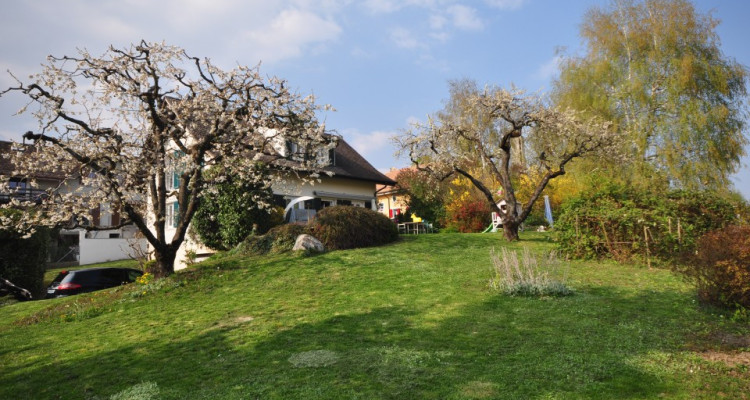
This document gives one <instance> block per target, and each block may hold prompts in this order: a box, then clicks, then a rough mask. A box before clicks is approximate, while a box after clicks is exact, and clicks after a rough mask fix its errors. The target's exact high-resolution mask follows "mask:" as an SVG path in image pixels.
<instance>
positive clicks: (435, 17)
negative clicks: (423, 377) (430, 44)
mask: <svg viewBox="0 0 750 400" xmlns="http://www.w3.org/2000/svg"><path fill="white" fill-rule="evenodd" d="M447 22H448V19H447V18H445V17H444V16H442V15H440V14H432V15H430V28H432V29H435V30H440V29H443V28H444V27H445V24H446V23H447Z"/></svg>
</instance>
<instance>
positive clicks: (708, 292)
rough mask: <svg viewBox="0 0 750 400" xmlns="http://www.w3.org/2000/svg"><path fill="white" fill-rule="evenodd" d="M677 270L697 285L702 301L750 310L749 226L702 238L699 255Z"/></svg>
mask: <svg viewBox="0 0 750 400" xmlns="http://www.w3.org/2000/svg"><path fill="white" fill-rule="evenodd" d="M676 269H677V270H678V271H679V272H681V273H682V274H684V275H685V276H687V277H688V278H689V279H690V280H692V281H693V282H694V283H695V284H696V286H697V289H698V296H699V297H700V298H701V300H703V301H705V302H708V303H711V304H715V305H720V306H725V307H744V308H750V226H728V227H726V228H723V229H720V230H716V231H713V232H709V233H707V234H705V235H703V236H701V238H700V239H699V240H698V243H697V252H696V253H694V254H693V255H692V256H690V257H686V258H685V259H684V260H683V263H682V264H681V265H680V266H678V267H676Z"/></svg>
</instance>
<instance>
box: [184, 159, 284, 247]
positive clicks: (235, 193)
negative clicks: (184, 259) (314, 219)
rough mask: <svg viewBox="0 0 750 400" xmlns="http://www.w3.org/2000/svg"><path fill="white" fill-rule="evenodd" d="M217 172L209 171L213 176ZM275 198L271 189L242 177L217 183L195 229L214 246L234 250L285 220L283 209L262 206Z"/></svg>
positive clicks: (205, 200)
mask: <svg viewBox="0 0 750 400" xmlns="http://www.w3.org/2000/svg"><path fill="white" fill-rule="evenodd" d="M214 175H216V174H215V173H213V172H209V173H207V176H208V177H209V179H210V177H212V176H214ZM272 198H273V192H272V191H271V189H270V188H268V187H266V186H265V185H264V184H263V183H260V182H251V181H247V180H242V179H241V178H238V177H230V178H228V179H226V180H223V181H221V182H218V181H217V182H214V187H213V188H212V190H209V191H207V192H206V194H205V195H204V196H203V197H202V198H201V201H200V206H199V207H198V210H197V211H196V213H195V216H194V217H193V220H192V221H191V229H192V232H194V233H195V234H196V235H197V236H198V238H199V239H200V241H201V242H202V243H203V244H205V245H206V246H208V247H210V248H212V249H216V250H228V249H231V248H233V247H235V246H237V245H238V244H239V243H240V242H242V241H243V240H244V239H245V238H246V237H247V236H248V235H250V234H251V233H256V234H263V233H265V232H267V231H268V230H269V229H270V228H271V227H273V226H276V225H279V224H281V223H282V222H283V210H278V209H276V208H272V209H267V208H264V207H262V206H260V205H259V204H271V202H272ZM253 229H255V231H253Z"/></svg>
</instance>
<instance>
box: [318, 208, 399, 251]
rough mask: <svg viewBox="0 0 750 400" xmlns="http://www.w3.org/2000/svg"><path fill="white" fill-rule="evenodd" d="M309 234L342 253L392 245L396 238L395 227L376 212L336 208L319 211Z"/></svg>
mask: <svg viewBox="0 0 750 400" xmlns="http://www.w3.org/2000/svg"><path fill="white" fill-rule="evenodd" d="M310 234H311V235H312V236H314V237H315V238H317V239H318V240H320V241H321V242H322V243H323V245H324V246H325V247H326V249H335V250H342V249H353V248H359V247H369V246H378V245H382V244H386V243H391V242H393V241H395V240H396V239H398V228H397V227H396V225H395V224H394V223H393V222H392V221H391V220H390V219H388V217H386V216H385V215H383V214H380V213H379V212H376V211H373V210H368V209H366V208H362V207H350V206H335V207H328V208H324V209H322V210H320V211H318V214H317V215H316V216H315V221H314V222H313V223H312V225H311V226H310Z"/></svg>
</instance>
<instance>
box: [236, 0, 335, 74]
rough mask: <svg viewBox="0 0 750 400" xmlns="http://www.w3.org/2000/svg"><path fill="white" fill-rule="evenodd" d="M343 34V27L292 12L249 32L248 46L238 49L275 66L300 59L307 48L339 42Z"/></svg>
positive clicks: (303, 12) (241, 45)
mask: <svg viewBox="0 0 750 400" xmlns="http://www.w3.org/2000/svg"><path fill="white" fill-rule="evenodd" d="M341 32H342V29H341V27H340V26H339V25H338V24H336V23H335V22H334V21H332V20H330V19H324V18H321V17H320V16H318V15H316V14H314V13H312V12H309V11H302V10H297V9H288V10H284V11H282V12H281V13H279V14H278V15H277V16H276V17H275V18H274V19H273V20H272V21H271V23H270V25H268V26H264V27H261V28H257V29H255V30H253V31H250V32H246V33H245V35H244V36H243V38H244V41H243V42H244V43H236V45H237V46H239V47H243V48H245V49H247V51H249V52H251V53H252V54H253V55H255V56H256V57H257V58H258V59H261V60H263V62H274V61H278V60H283V59H288V58H295V57H299V56H300V55H302V53H303V51H304V49H305V48H307V47H314V46H315V45H320V44H324V43H326V42H329V41H333V40H336V39H337V38H338V37H339V35H340V34H341Z"/></svg>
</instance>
